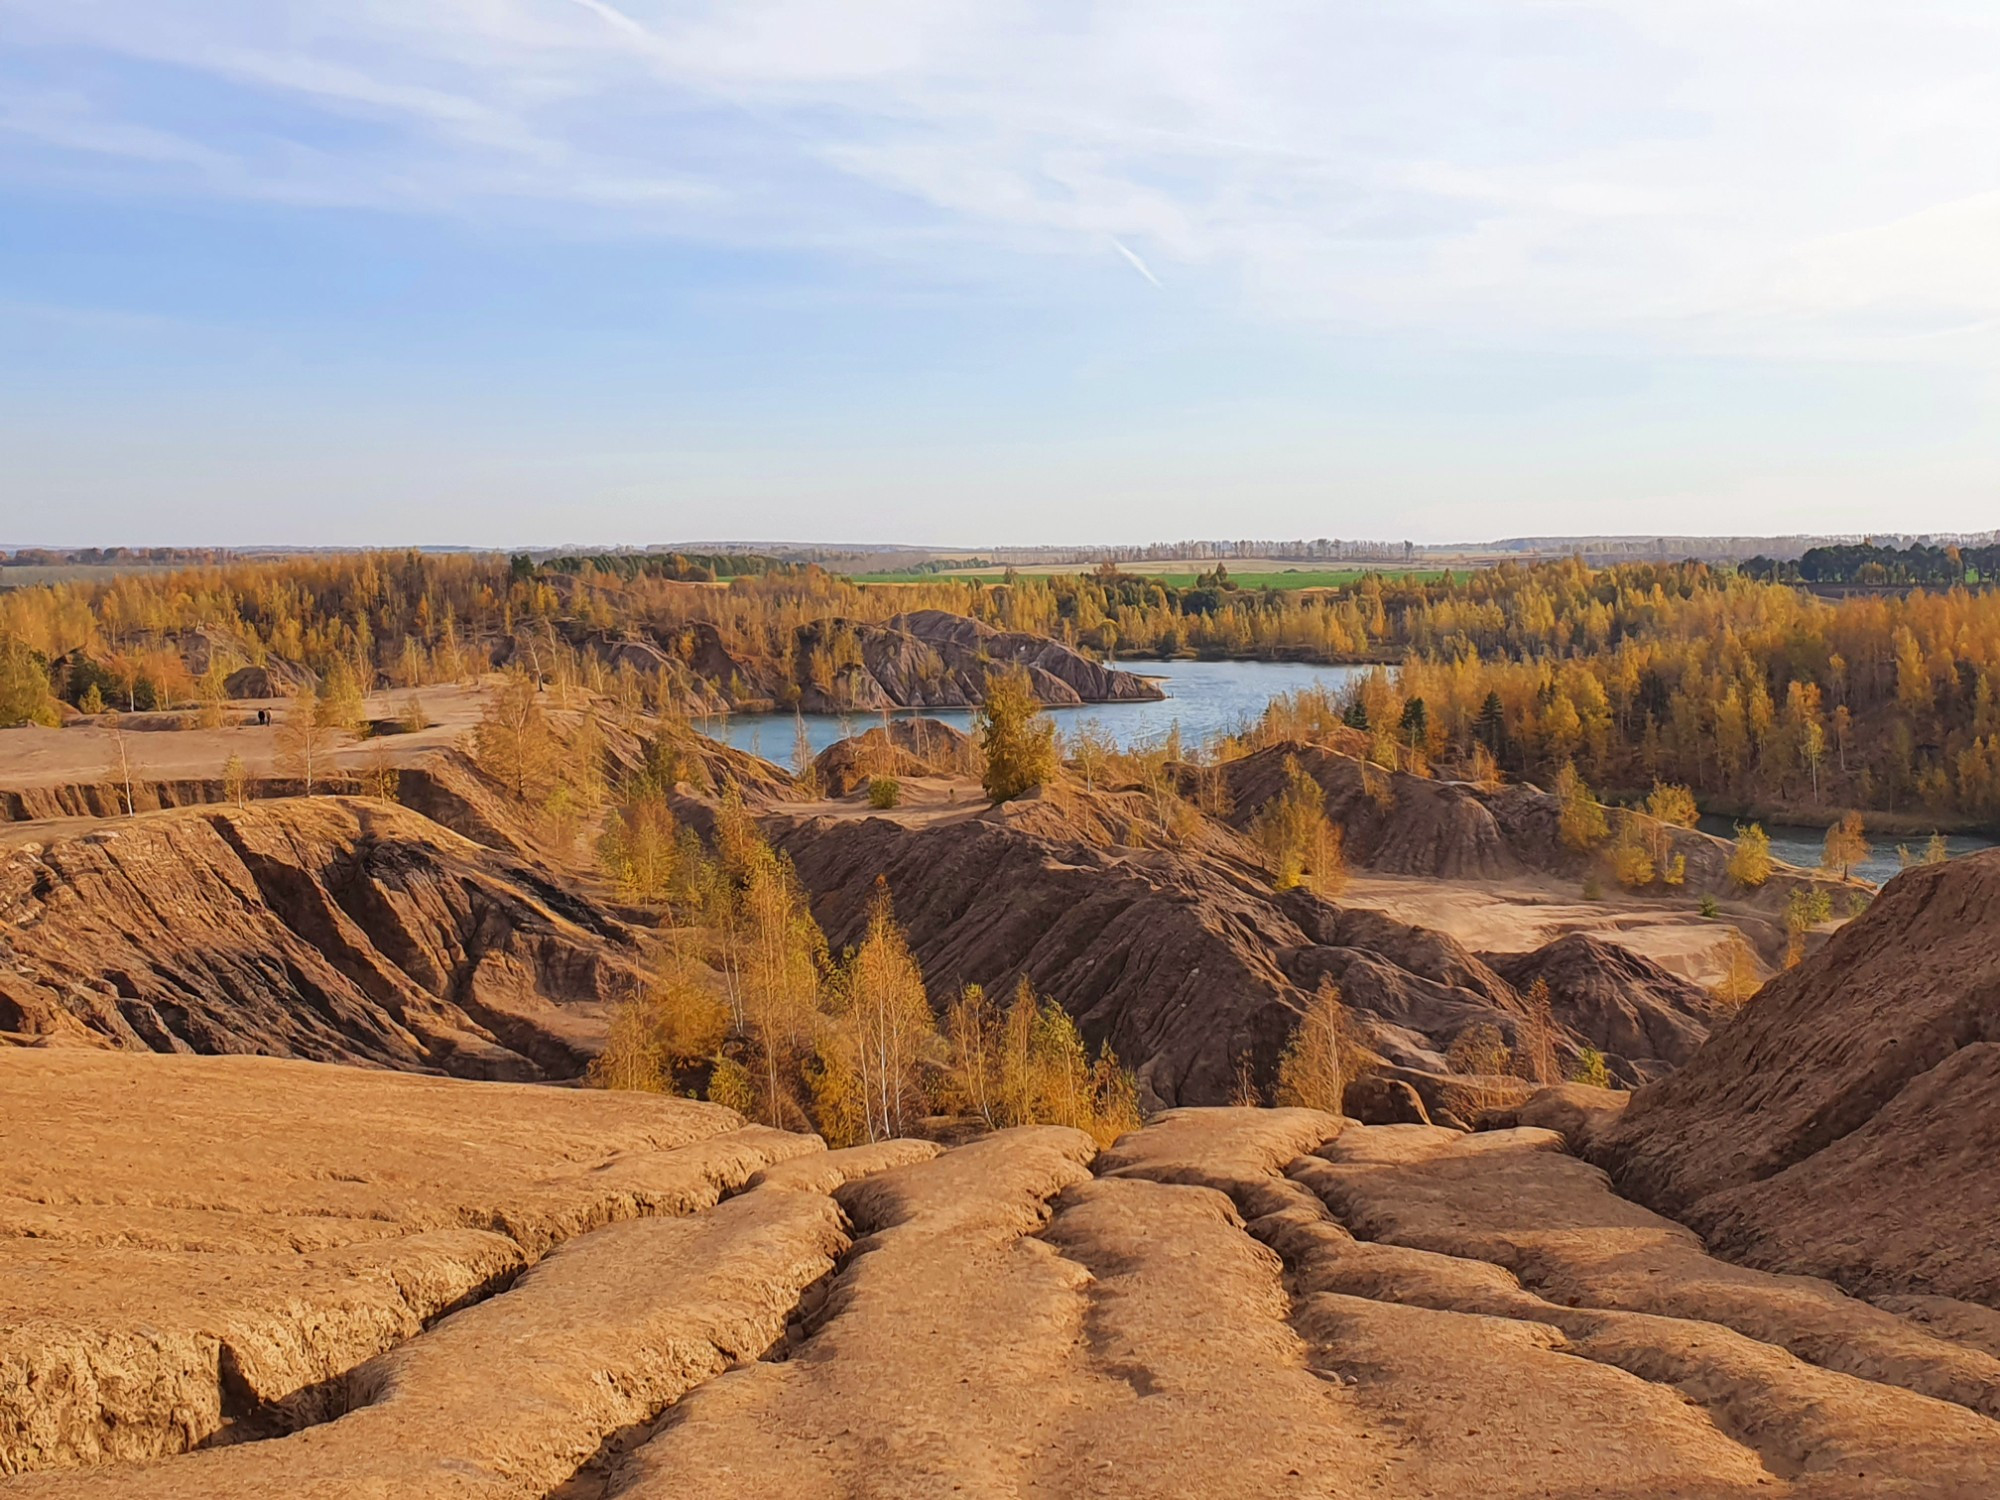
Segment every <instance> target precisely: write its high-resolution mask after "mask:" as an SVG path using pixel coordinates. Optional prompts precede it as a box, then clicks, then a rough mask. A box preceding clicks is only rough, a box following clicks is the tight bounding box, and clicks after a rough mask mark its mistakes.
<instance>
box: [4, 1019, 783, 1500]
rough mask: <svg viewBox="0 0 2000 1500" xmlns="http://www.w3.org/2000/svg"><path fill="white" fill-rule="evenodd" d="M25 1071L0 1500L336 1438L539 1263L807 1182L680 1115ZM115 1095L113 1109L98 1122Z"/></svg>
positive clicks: (196, 1078) (228, 1069)
mask: <svg viewBox="0 0 2000 1500" xmlns="http://www.w3.org/2000/svg"><path fill="white" fill-rule="evenodd" d="M18 1061H19V1056H18V1055H16V1056H14V1057H8V1056H6V1055H4V1054H0V1066H5V1065H11V1064H14V1063H17V1062H18ZM37 1061H38V1063H39V1064H40V1070H39V1078H38V1082H39V1083H40V1085H41V1088H40V1090H39V1093H38V1095H37V1096H36V1102H37V1104H38V1111H37V1113H36V1114H35V1115H34V1117H33V1118H29V1117H28V1115H27V1113H26V1109H27V1104H26V1102H25V1097H24V1098H23V1102H22V1111H21V1112H20V1114H19V1115H18V1117H17V1114H16V1112H15V1110H14V1103H15V1100H14V1098H13V1097H10V1096H9V1094H8V1092H7V1090H6V1088H4V1087H0V1127H5V1129H4V1134H5V1135H6V1138H7V1140H8V1142H9V1149H10V1153H11V1154H10V1158H9V1182H8V1189H7V1190H0V1474H5V1473H24V1472H34V1471H38V1470H46V1469H63V1468H72V1467H78V1466H83V1465H91V1464H104V1463H116V1462H132V1461H140V1460H147V1459H155V1458H160V1457H163V1456H166V1455H170V1454H175V1453H180V1452H184V1451H186V1450H189V1449H192V1448H197V1447H201V1446H203V1445H214V1444H217V1443H220V1442H230V1441H236V1440H242V1439H252V1438H264V1437H270V1436H273V1435H276V1434H282V1433H286V1432H292V1431H296V1430H297V1429H299V1428H301V1427H304V1426H307V1425H310V1424H313V1423H319V1422H325V1421H328V1420H330V1419H331V1418H334V1417H337V1416H339V1415H340V1414H341V1413H342V1412H343V1411H346V1410H347V1409H348V1406H349V1405H350V1398H349V1395H348V1388H347V1385H346V1381H345V1377H346V1376H347V1375H348V1374H349V1372H351V1371H353V1370H354V1369H355V1368H356V1367H357V1366H359V1365H361V1364H362V1363H363V1362H365V1361H367V1360H369V1359H371V1358H373V1357H375V1356H377V1355H379V1354H381V1353H383V1352H384V1351H387V1350H392V1349H394V1348H396V1347H397V1346H398V1345H401V1344H403V1343H404V1342H405V1341H408V1340H411V1339H413V1338H415V1337H417V1336H419V1335H420V1334H422V1333H423V1331H424V1330H425V1329H426V1328H427V1327H430V1326H431V1325H433V1324H435V1323H436V1322H437V1321H438V1320H439V1319H440V1318H443V1317H445V1316H446V1315H447V1314H450V1313H453V1312H455V1311H456V1310H458V1309H461V1308H465V1307H467V1306H468V1305H470V1304H476V1303H479V1302H481V1301H483V1300H484V1299H487V1298H489V1297H491V1296H493V1295H494V1294H495V1293H498V1292H502V1291H504V1290H505V1289H506V1288H507V1287H509V1286H511V1285H512V1284H513V1283H514V1282H515V1280H516V1278H517V1277H519V1276H520V1274H521V1273H522V1272H523V1271H525V1270H526V1269H527V1268H529V1267H530V1266H532V1265H533V1264H534V1263H535V1262H536V1261H537V1260H539V1259H541V1258H542V1257H543V1256H544V1255H545V1254H547V1253H548V1252H549V1251H550V1250H551V1249H552V1248H554V1247H555V1246H557V1245H560V1244H562V1243H564V1242H565V1241H573V1240H575V1239H576V1238H577V1237H578V1236H582V1235H586V1234H588V1233H589V1232H590V1231H591V1230H594V1229H597V1228H599V1227H600V1226H603V1225H605V1224H610V1223H615V1222H620V1221H628V1220H640V1219H644V1218H646V1217H649V1216H663V1215H678V1214H689V1213H696V1212H699V1211H700V1210H702V1209H705V1208H708V1207H710V1206H712V1205H714V1204H715V1203H716V1202H717V1201H718V1200H719V1199H720V1198H722V1197H723V1196H724V1195H725V1194H728V1193H731V1192H734V1191H736V1190H738V1189H740V1188H741V1187H742V1186H743V1185H744V1184H745V1183H747V1182H748V1181H749V1180H751V1179H752V1177H753V1176H754V1175H755V1174H757V1173H758V1172H760V1171H762V1170H763V1169H765V1168H768V1167H772V1166H774V1165H776V1164H778V1163H781V1162H783V1161H786V1160H787V1159H789V1158H792V1157H795V1156H797V1155H798V1154H799V1153H801V1152H812V1153H822V1154H823V1147H822V1146H821V1143H820V1142H819V1141H818V1140H817V1139H816V1138H814V1137H810V1136H798V1135H792V1134H788V1133H785V1132H781V1131H771V1130H765V1129H762V1128H761V1127H745V1126H742V1125H741V1124H740V1121H738V1120H737V1117H736V1116H734V1115H733V1114H732V1113H730V1112H729V1111H725V1110H718V1109H715V1108H714V1107H712V1106H708V1105H697V1104H693V1103H689V1102H685V1101H665V1100H656V1099H655V1100H639V1099H627V1100H615V1099H610V1098H604V1097H600V1098H597V1099H591V1098H586V1097H583V1096H580V1095H577V1094H573V1093H569V1094H566V1093H559V1092H557V1091H554V1090H547V1089H518V1088H510V1087H505V1086H478V1085H470V1084H458V1083H451V1082H447V1081H444V1080H437V1079H419V1078H409V1077H398V1076H395V1075H388V1074H380V1073H375V1074H371V1073H364V1072H359V1071H352V1070H344V1069H343V1070H333V1069H320V1068H314V1067H311V1066H309V1065H304V1064H296V1063H284V1062H276V1061H272V1060H268V1059H244V1058H233V1059H206V1058H195V1059H167V1058H152V1059H146V1060H144V1063H145V1071H144V1072H143V1073H140V1072H138V1070H137V1066H136V1065H135V1064H134V1063H133V1061H132V1060H129V1059H124V1058H116V1057H113V1058H94V1057H88V1056H86V1057H80V1058H68V1057H62V1056H51V1057H49V1058H46V1059H37ZM225 1078H226V1081H227V1082H226V1088H225V1087H224V1086H222V1080H224V1079H225ZM211 1080H214V1081H216V1085H217V1086H216V1087H214V1088H213V1089H211V1090H209V1091H208V1092H204V1093H203V1094H202V1108H201V1109H200V1110H184V1101H185V1098H186V1097H187V1096H188V1095H190V1094H192V1093H194V1092H195V1091H197V1090H204V1089H209V1084H210V1081H211ZM58 1083H60V1084H62V1085H63V1087H61V1088H57V1087H54V1086H53V1085H55V1084H58ZM135 1083H137V1084H139V1085H140V1086H139V1087H134V1084H135ZM121 1086H122V1087H123V1088H124V1090H125V1092H124V1094H123V1095H122V1096H121V1097H122V1098H124V1099H125V1100H126V1104H127V1107H126V1108H125V1109H124V1110H121V1111H115V1112H108V1111H106V1110H104V1108H103V1106H102V1102H101V1101H102V1098H103V1097H104V1096H105V1093H106V1092H107V1091H110V1090H114V1089H117V1088H119V1087H121ZM74 1160H89V1161H92V1162H93V1163H94V1164H95V1165H94V1167H93V1176H94V1178H95V1179H96V1181H97V1183H98V1188H99V1190H98V1191H96V1192H93V1193H92V1194H90V1195H89V1197H90V1199H91V1201H88V1202H76V1201H73V1200H74V1199H76V1198H79V1197H82V1196H84V1195H82V1194H79V1193H75V1192H73V1191H70V1190H67V1188H66V1182H67V1181H68V1178H67V1177H66V1175H65V1174H66V1172H69V1173H72V1174H73V1170H74V1169H73V1167H66V1166H65V1164H66V1163H71V1162H73V1161H74Z"/></svg>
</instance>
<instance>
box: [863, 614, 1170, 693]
mask: <svg viewBox="0 0 2000 1500" xmlns="http://www.w3.org/2000/svg"><path fill="white" fill-rule="evenodd" d="M889 629H890V630H892V631H896V632H899V633H901V634H903V635H907V636H909V637H910V638H911V639H913V640H915V641H918V642H920V643H921V644H922V645H924V646H927V647H928V648H930V650H931V651H933V652H935V653H936V654H937V656H938V657H939V658H940V659H941V660H942V661H943V663H944V666H945V669H946V671H947V672H948V673H950V674H952V675H953V676H955V677H957V678H959V679H961V680H962V681H963V682H965V683H966V684H967V686H968V687H971V686H974V685H975V684H976V692H975V694H974V696H971V697H968V698H967V699H965V700H964V701H966V702H969V703H977V702H982V701H984V699H985V697H986V688H985V679H986V675H987V673H988V672H989V671H990V670H991V668H992V665H993V664H995V663H998V664H1001V665H1011V666H1018V667H1024V668H1026V669H1027V672H1028V677H1029V680H1030V681H1031V682H1032V683H1033V684H1034V686H1035V695H1036V696H1037V697H1038V698H1040V699H1041V700H1042V702H1044V703H1047V704H1063V703H1126V702H1132V701H1135V700H1144V699H1151V698H1163V697H1165V696H1166V694H1165V693H1164V692H1163V691H1162V690H1161V689H1160V687H1159V685H1158V684H1157V683H1154V682H1152V681H1151V680H1149V679H1147V678H1144V677H1140V676H1138V675H1136V674H1134V673H1131V672H1122V671H1119V670H1118V669H1117V668H1116V667H1107V666H1104V665H1103V664H1101V663H1099V662H1094V661H1092V660H1091V659H1090V658H1089V657H1087V656H1084V655H1083V654H1082V653H1080V652H1078V651H1074V650H1072V649H1071V648H1070V647H1068V646H1065V645H1064V644H1063V643H1062V642H1060V641H1056V640H1051V639H1050V638H1049V637H1047V636H1045V635H1034V634H1031V633H1029V632H1027V631H1015V630H995V629H994V628H993V627H992V626H990V625H986V624H983V623H981V622H980V621H978V620H974V619H970V618H968V617H966V616H964V615H954V614H948V613H946V612H945V611H943V610H936V609H929V610H917V611H915V612H913V613H910V614H903V615H897V616H896V617H895V618H893V619H892V620H890V621H889Z"/></svg>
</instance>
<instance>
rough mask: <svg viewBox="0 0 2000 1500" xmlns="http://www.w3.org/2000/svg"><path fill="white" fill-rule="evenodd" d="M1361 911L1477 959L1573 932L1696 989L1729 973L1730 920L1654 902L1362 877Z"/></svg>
mask: <svg viewBox="0 0 2000 1500" xmlns="http://www.w3.org/2000/svg"><path fill="white" fill-rule="evenodd" d="M1340 899H1341V904H1342V905H1344V906H1362V907H1368V908H1370V909H1372V910H1375V911H1379V912H1382V913H1384V914H1385V915H1388V916H1391V917H1394V918H1395V919H1396V920H1397V921H1399V922H1408V923H1410V924H1412V925H1413V926H1417V927H1428V928H1430V929H1431V930H1432V931H1434V932H1442V933H1444V934H1445V935H1446V936H1448V937H1453V938H1456V939H1458V941H1459V942H1461V943H1463V944H1465V946H1466V947H1468V948H1471V949H1472V950H1473V951H1475V952H1478V953H1526V952H1529V951H1530V950H1532V949H1535V948H1540V947H1542V946H1543V945H1544V944H1547V943H1552V942H1554V941H1555V940H1556V939H1557V938H1560V937H1567V936H1568V935H1569V934H1571V933H1573V932H1580V933H1584V934H1586V935H1587V936H1590V937H1595V938H1601V939H1603V940H1604V941H1605V942H1609V943H1616V944H1618V945H1619V946H1620V947H1623V948H1629V949H1631V950H1632V952H1634V953H1637V954H1639V955H1640V956H1641V957H1644V958H1650V959H1651V960H1652V961H1653V962H1654V963H1656V964H1658V965H1659V966H1660V967H1661V968H1663V969H1666V970H1668V971H1669V972H1671V973H1675V974H1679V975H1681V976H1682V977H1684V978H1687V979H1691V980H1693V981H1694V982H1695V983H1696V984H1703V985H1714V984H1719V983H1720V982H1721V981H1722V980H1723V979H1724V978H1725V977H1726V975H1727V973H1728V958H1727V954H1728V950H1729V942H1730V934H1731V933H1732V932H1733V931H1735V930H1736V929H1735V927H1734V925H1733V924H1732V923H1730V922H1728V921H1726V920H1715V919H1710V918H1705V917H1703V916H1701V914H1700V913H1699V912H1698V911H1696V910H1694V909H1693V908H1692V906H1690V907H1689V908H1687V909H1676V908H1674V907H1670V906H1666V905H1663V904H1661V903H1659V902H1652V901H1619V900H1615V899H1607V900H1603V901H1581V900H1578V899H1577V898H1576V896H1575V895H1574V894H1572V893H1571V892H1570V891H1568V890H1566V889H1564V888H1563V887H1561V886H1559V885H1556V884H1555V883H1554V882H1548V883H1542V882H1536V881H1526V880H1522V881H1449V880H1430V879H1420V878H1417V877H1414V876H1406V875H1356V876H1355V877H1354V878H1353V879H1351V880H1350V881H1349V882H1348V885H1347V889H1346V890H1345V891H1344V892H1343V893H1342V894H1341V898H1340Z"/></svg>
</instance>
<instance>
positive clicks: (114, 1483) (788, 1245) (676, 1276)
mask: <svg viewBox="0 0 2000 1500" xmlns="http://www.w3.org/2000/svg"><path fill="white" fill-rule="evenodd" d="M929 1149H930V1148H927V1147H921V1146H920V1147H917V1148H915V1149H914V1150H912V1149H902V1150H899V1151H891V1152H882V1151H877V1152H874V1153H872V1154H870V1153H863V1154H861V1155H860V1156H859V1157H858V1159H857V1158H855V1157H852V1156H849V1155H848V1154H847V1153H831V1154H829V1153H820V1154H819V1155H818V1158H817V1159H816V1160H815V1161H814V1163H813V1167H814V1168H816V1169H817V1170H816V1171H801V1172H795V1173H787V1172H786V1171H784V1169H783V1168H782V1167H779V1168H775V1169H773V1170H772V1171H770V1172H768V1173H766V1174H765V1175H764V1176H763V1178H762V1180H760V1181H759V1182H758V1183H757V1185H755V1186H753V1187H750V1188H748V1189H747V1190H746V1191H744V1192H741V1193H739V1194H737V1195H736V1196H734V1197H730V1198H727V1199H725V1200H724V1201H722V1202H721V1203H719V1204H717V1205H716V1206H715V1207H714V1208H712V1209H709V1210H708V1211H706V1212H703V1213H698V1214H693V1215H689V1216H684V1217H673V1218H645V1219H637V1220H631V1221H626V1222H621V1223H615V1224H611V1225H609V1226H607V1227H604V1228H600V1229H596V1230H594V1231H592V1232H590V1233H588V1234H585V1235H582V1236H580V1237H579V1238H577V1239H574V1240H572V1241H570V1242H568V1243H566V1244H564V1245H561V1246H559V1247H558V1248H557V1249H555V1250H554V1251H553V1252H551V1253H550V1254H549V1255H548V1256H547V1257H545V1258H544V1259H543V1260H542V1261H541V1262H540V1263H538V1264H537V1265H535V1266H534V1267H533V1268H531V1269H530V1270H528V1271H526V1272H525V1273H523V1274H522V1275H521V1277H520V1278H519V1279H518V1281H516V1282H515V1284H514V1286H513V1287H512V1288H511V1289H510V1290H509V1291H507V1292H506V1293H505V1294H504V1295H501V1296H497V1297H494V1298H491V1299H489V1300H487V1301H485V1302H482V1303H480V1304H478V1305H477V1306H474V1307H471V1308H468V1309H466V1310H465V1311H463V1312H460V1313H458V1314H456V1315H454V1316H452V1317H450V1318H447V1319H445V1320H443V1321H442V1322H440V1323H438V1324H437V1325H436V1326H435V1327H433V1328H432V1329H430V1330H429V1331H427V1332H425V1333H424V1334H422V1335H421V1336H419V1337H417V1338H414V1339H412V1340H410V1341H409V1342H407V1343H405V1344H402V1345H400V1346H398V1347H396V1348H394V1349H391V1350H389V1351H388V1352H386V1353H384V1354H381V1355H379V1356H377V1357H376V1358H374V1359H372V1360H370V1361H368V1362H367V1363H365V1364H363V1365H361V1366H360V1367H359V1368H357V1369H355V1370H353V1371H352V1372H350V1373H349V1374H348V1375H347V1376H346V1377H345V1379H344V1381H343V1382H342V1384H343V1385H344V1387H345V1390H344V1396H345V1402H346V1405H347V1406H348V1408H349V1410H348V1411H347V1414H346V1415H345V1416H342V1417H341V1418H339V1420H336V1421H332V1422H329V1423H326V1424H325V1425H322V1426H317V1427H313V1428H310V1429H307V1430H305V1431H302V1432H298V1433H295V1434H292V1435H291V1436H288V1437H283V1438H277V1439H273V1440H270V1441H266V1442H258V1443H246V1444H240V1445H236V1446H231V1447H224V1448H214V1449H208V1450H205V1451H202V1452H199V1453H194V1454H189V1455H186V1456H183V1457H180V1458H177V1459H173V1460H171V1461H168V1462H165V1463H159V1464H147V1465H134V1466H127V1467H120V1468H112V1469H97V1470H91V1471H84V1472H68V1473H50V1474H43V1475H38V1476H32V1477H31V1478H29V1479H27V1480H24V1481H22V1482H20V1484H19V1486H18V1492H19V1493H21V1494H23V1495H30V1496H49V1497H57V1496H60V1497H65V1500H68V1497H86V1496H87V1497H91V1500H99V1497H102V1500H123V1497H128V1496H129V1497H133V1500H137V1497H140V1496H148V1497H160V1500H178V1497H183V1496H185V1497H189V1500H192V1497H196V1496H203V1497H206V1496H213V1495H263V1494H269V1495H285V1496H296V1497H304V1500H311V1497H315V1496H324V1497H328V1500H331V1497H335V1496H343V1497H348V1496H362V1497H375V1496H379V1497H384V1500H387V1497H392V1496H393V1497H397V1500H427V1497H432V1496H447V1495H449V1496H480V1497H491V1500H515V1497H518V1500H539V1497H542V1496H546V1495H549V1494H550V1493H552V1492H557V1491H560V1492H562V1493H564V1494H579V1493H585V1492H587V1490H586V1486H587V1483H588V1476H587V1475H586V1476H585V1479H584V1482H583V1483H580V1482H579V1475H580V1473H581V1472H582V1471H587V1470H589V1469H590V1468H591V1466H592V1465H593V1464H595V1465H597V1466H598V1467H599V1468H604V1467H608V1462H609V1459H610V1458H611V1457H613V1456H615V1453H616V1451H617V1448H618V1445H619V1441H620V1439H621V1438H623V1437H626V1436H628V1435H629V1436H633V1437H636V1436H639V1435H643V1434H644V1432H645V1431H646V1430H647V1429H648V1428H649V1427H650V1425H651V1424H652V1423H653V1422H655V1421H656V1420H657V1418H658V1417H659V1415H660V1413H661V1412H662V1410H663V1409H665V1408H666V1407H667V1406H669V1405H670V1404H671V1403H672V1402H674V1401H676V1400H678V1399H679V1398H681V1397H682V1396H683V1395H685V1394H686V1393H687V1392H688V1391H689V1390H691V1389H693V1388H694V1387H696V1386H698V1385H700V1384H701V1383H703V1382H705V1381H708V1380H712V1379H713V1378H714V1377H715V1376H717V1375H719V1374H721V1373H722V1372H723V1371H724V1370H726V1369H729V1368H730V1367H732V1366H734V1365H738V1364H741V1363H744V1362H746V1361H754V1360H756V1359H757V1358H758V1357H759V1356H760V1355H762V1354H763V1353H764V1352H765V1351H767V1350H768V1349H769V1348H771V1346H772V1345H773V1344H775V1343H777V1342H778V1341H779V1340H781V1339H782V1338H784V1337H785V1335H786V1330H787V1326H788V1324H790V1323H791V1322H792V1320H793V1319H794V1317H795V1315H796V1313H797V1310H798V1301H799V1297H800V1294H801V1293H802V1292H803V1291H804V1290H805V1289H806V1288H808V1287H810V1286H812V1285H814V1284H815V1283H816V1282H818V1281H820V1280H821V1278H823V1277H824V1276H825V1275H826V1273H827V1272H828V1271H829V1270H830V1269H831V1268H832V1266H833V1264H834V1262H835V1259H836V1258H837V1257H838V1256H839V1255H840V1254H841V1253H842V1252H843V1251H844V1250H845V1249H846V1248H847V1245H848V1239H847V1235H846V1232H845V1229H844V1227H843V1223H842V1215H841V1211H840V1208H839V1206H838V1205H837V1204H836V1203H835V1202H834V1200H833V1198H832V1197H831V1196H830V1195H829V1194H828V1192H827V1191H825V1184H826V1181H827V1179H828V1177H829V1176H832V1177H836V1178H844V1177H846V1176H849V1175H853V1174H856V1173H865V1172H867V1171H870V1170H875V1169H879V1168H880V1167H882V1166H884V1165H887V1164H889V1163H891V1162H893V1161H896V1160H899V1159H900V1160H908V1159H910V1157H911V1156H913V1155H916V1154H921V1153H927V1152H928V1150H929ZM836 1158H841V1159H836ZM787 1165H789V1164H787Z"/></svg>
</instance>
